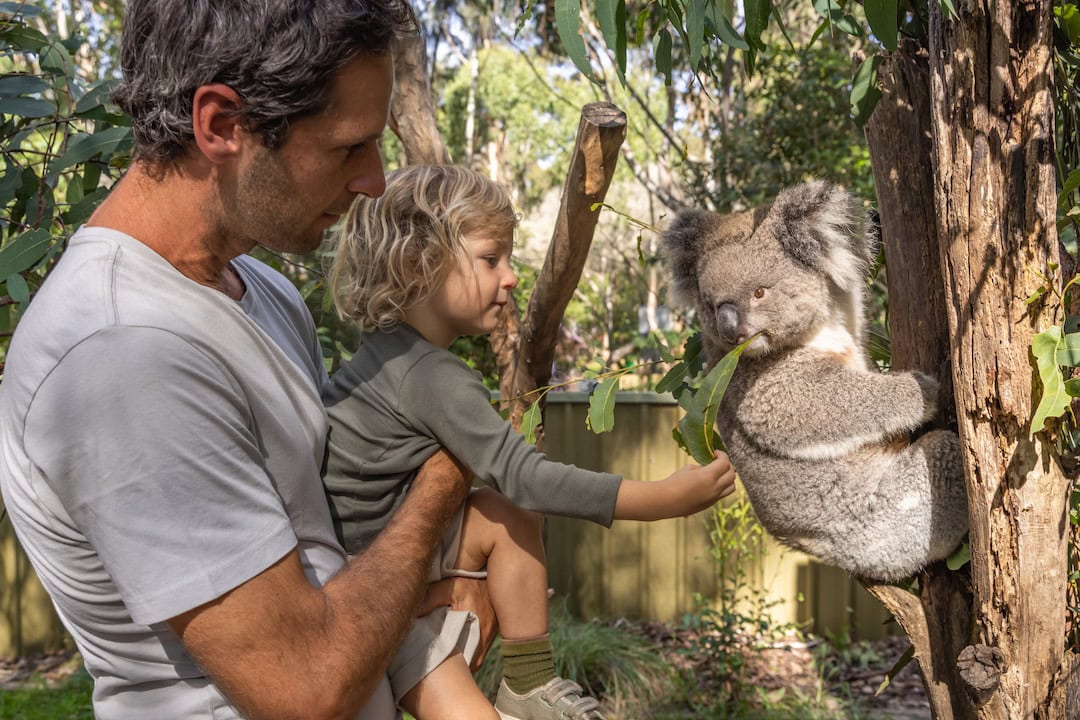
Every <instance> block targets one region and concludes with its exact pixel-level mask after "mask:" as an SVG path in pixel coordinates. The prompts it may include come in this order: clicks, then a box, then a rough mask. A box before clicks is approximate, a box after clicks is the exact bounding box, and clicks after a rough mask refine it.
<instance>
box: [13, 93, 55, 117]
mask: <svg viewBox="0 0 1080 720" xmlns="http://www.w3.org/2000/svg"><path fill="white" fill-rule="evenodd" d="M54 112H56V104H55V103H51V102H49V101H48V100H39V99H38V98H28V97H6V98H4V99H3V100H2V101H0V113H3V114H4V115H14V116H15V117H21V118H29V119H31V120H34V119H37V118H43V117H48V116H49V115H52V114H53V113H54Z"/></svg>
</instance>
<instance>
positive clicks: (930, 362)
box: [866, 43, 974, 720]
mask: <svg viewBox="0 0 1080 720" xmlns="http://www.w3.org/2000/svg"><path fill="white" fill-rule="evenodd" d="M879 81H880V87H881V91H882V97H881V99H880V100H879V102H878V104H877V107H876V108H875V110H874V114H873V115H872V116H871V117H870V120H869V122H868V123H867V125H866V139H867V143H868V145H869V148H870V159H871V162H870V164H871V167H872V168H873V170H874V186H875V188H876V190H877V199H878V211H879V213H880V216H881V237H882V242H883V244H884V249H885V259H886V262H885V267H886V272H887V279H888V288H889V337H890V338H891V340H892V367H893V369H895V370H921V371H923V372H925V373H927V374H928V375H932V376H934V377H936V378H938V379H940V380H941V385H942V392H941V398H942V407H941V408H940V411H939V413H938V418H939V420H941V422H940V423H939V424H940V425H942V426H946V425H953V426H955V418H953V410H952V402H951V400H950V398H951V397H952V375H951V372H950V371H949V367H948V361H949V323H948V318H947V316H946V313H945V296H944V292H943V287H944V282H943V280H942V276H941V261H940V255H939V250H938V231H937V222H936V213H935V205H934V176H933V172H932V168H931V167H930V163H929V162H928V159H929V158H930V157H931V155H932V152H933V145H932V140H931V133H930V76H929V69H928V64H927V58H926V53H925V51H922V50H921V49H920V48H918V47H917V46H916V45H915V44H914V43H905V44H903V45H902V46H901V48H900V49H899V51H898V52H895V53H892V54H891V55H890V56H889V57H888V58H887V59H886V60H885V62H884V63H883V65H882V66H881V70H880V72H879ZM950 418H951V422H950V420H949V419H950ZM867 589H868V590H869V591H870V592H871V593H873V594H874V595H875V596H876V597H877V598H878V599H879V600H881V602H882V604H884V605H885V607H886V608H888V609H889V611H890V612H891V613H892V614H893V616H894V617H895V618H896V620H897V622H898V623H899V624H900V627H901V628H903V630H904V632H905V633H906V634H907V636H908V638H909V639H910V640H911V643H912V645H913V646H914V648H915V659H916V660H917V661H918V663H919V669H920V670H921V671H922V675H923V684H924V685H925V687H926V694H927V699H928V700H929V702H930V708H931V711H932V712H933V715H934V717H935V718H937V720H959V719H961V718H972V717H974V708H973V707H972V705H971V703H970V701H969V700H968V698H967V695H966V694H965V693H964V692H963V690H962V687H963V685H962V683H961V681H960V675H959V669H958V667H957V664H956V658H957V656H958V655H959V654H960V651H961V650H962V649H963V647H964V646H965V645H967V644H968V637H969V634H970V625H971V593H970V589H969V588H968V583H967V581H966V575H965V574H961V573H952V572H950V571H949V570H948V568H946V567H945V566H944V564H941V563H939V564H936V565H935V566H933V567H931V568H929V569H928V570H927V571H926V572H924V573H922V574H921V575H920V576H919V594H918V595H915V594H913V593H910V592H908V591H906V590H903V589H901V588H897V587H894V586H891V585H868V586H867Z"/></svg>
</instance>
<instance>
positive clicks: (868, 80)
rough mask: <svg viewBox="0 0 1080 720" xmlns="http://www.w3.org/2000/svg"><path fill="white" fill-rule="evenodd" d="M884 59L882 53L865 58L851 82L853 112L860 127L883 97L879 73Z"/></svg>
mask: <svg viewBox="0 0 1080 720" xmlns="http://www.w3.org/2000/svg"><path fill="white" fill-rule="evenodd" d="M882 60H883V58H882V57H881V56H880V55H871V56H870V57H868V58H866V59H865V60H863V61H862V64H861V65H859V69H858V70H857V71H856V72H855V80H854V82H852V84H851V114H852V115H853V116H854V117H855V122H856V124H858V125H859V126H860V127H862V126H863V125H865V124H866V121H867V120H869V119H870V116H871V115H872V114H873V112H874V108H875V107H877V103H878V100H880V99H881V91H880V90H878V87H877V75H878V67H880V66H881V62H882Z"/></svg>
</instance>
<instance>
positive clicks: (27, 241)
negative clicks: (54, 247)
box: [0, 228, 52, 278]
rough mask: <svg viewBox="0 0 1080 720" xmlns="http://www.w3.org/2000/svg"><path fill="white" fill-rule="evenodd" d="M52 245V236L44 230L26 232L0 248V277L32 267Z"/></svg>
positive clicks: (36, 229) (37, 229)
mask: <svg viewBox="0 0 1080 720" xmlns="http://www.w3.org/2000/svg"><path fill="white" fill-rule="evenodd" d="M51 244H52V235H50V234H49V231H48V230H45V229H44V228H35V229H33V230H27V231H26V232H24V233H21V234H20V235H17V236H16V237H15V239H13V240H12V241H11V242H9V243H8V244H7V245H5V246H4V247H2V248H0V277H5V278H6V277H10V276H11V275H14V274H16V273H21V272H22V271H24V270H27V269H29V268H31V267H33V265H34V263H36V262H37V261H38V260H40V259H41V258H42V257H44V256H45V253H46V252H48V250H49V246H50V245H51Z"/></svg>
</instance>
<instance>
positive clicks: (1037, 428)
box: [1028, 325, 1072, 439]
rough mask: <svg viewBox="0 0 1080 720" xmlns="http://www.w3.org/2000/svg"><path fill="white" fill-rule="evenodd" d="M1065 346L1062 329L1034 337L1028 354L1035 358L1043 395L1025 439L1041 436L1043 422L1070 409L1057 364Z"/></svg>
mask: <svg viewBox="0 0 1080 720" xmlns="http://www.w3.org/2000/svg"><path fill="white" fill-rule="evenodd" d="M1063 344H1064V339H1063V338H1062V335H1061V328H1060V327H1058V326H1057V325H1055V326H1053V327H1051V328H1050V329H1049V330H1045V331H1043V332H1041V333H1039V334H1038V335H1036V336H1035V337H1034V338H1032V340H1031V354H1032V355H1033V356H1034V357H1035V366H1036V368H1037V369H1038V372H1039V380H1040V381H1041V384H1042V393H1041V395H1042V396H1041V397H1040V398H1039V405H1038V407H1036V408H1035V414H1034V416H1033V417H1032V418H1031V428H1030V430H1029V432H1028V438H1029V439H1030V438H1033V437H1035V433H1037V432H1041V431H1042V429H1043V426H1044V425H1045V424H1046V421H1047V420H1048V419H1050V418H1059V417H1061V416H1062V415H1064V414H1065V411H1066V410H1068V409H1069V403H1071V402H1072V398H1071V397H1070V396H1069V393H1068V391H1067V390H1066V389H1065V378H1064V376H1063V375H1062V373H1061V367H1060V366H1059V364H1058V349H1059V347H1061V346H1062V345H1063Z"/></svg>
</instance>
